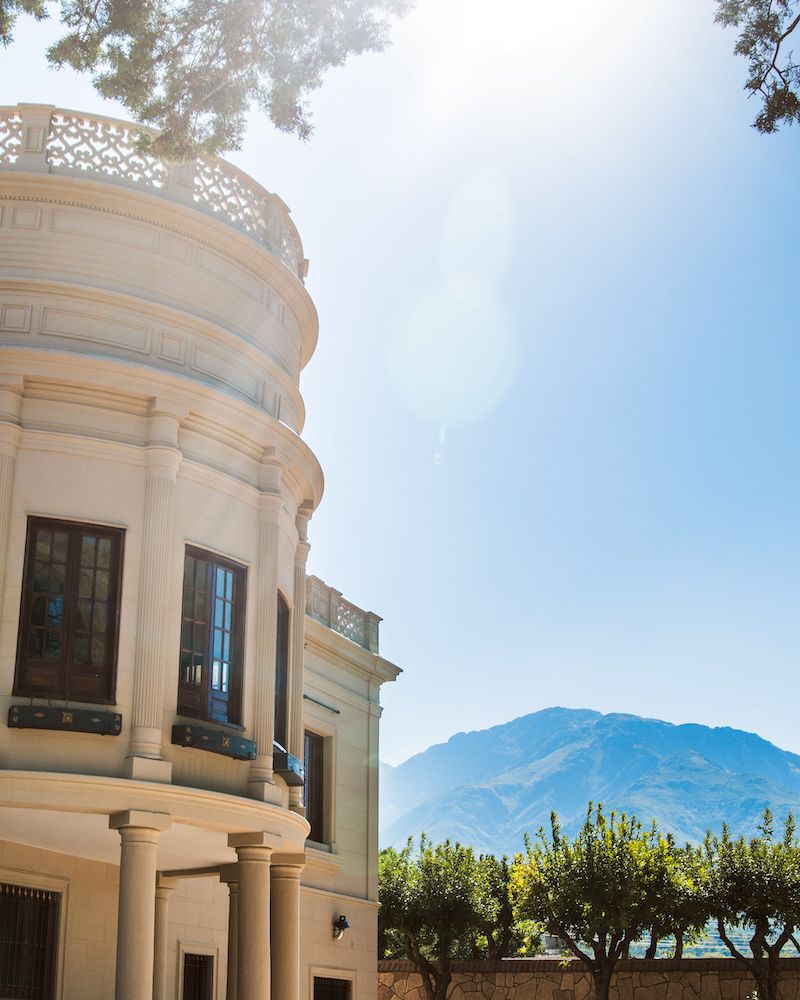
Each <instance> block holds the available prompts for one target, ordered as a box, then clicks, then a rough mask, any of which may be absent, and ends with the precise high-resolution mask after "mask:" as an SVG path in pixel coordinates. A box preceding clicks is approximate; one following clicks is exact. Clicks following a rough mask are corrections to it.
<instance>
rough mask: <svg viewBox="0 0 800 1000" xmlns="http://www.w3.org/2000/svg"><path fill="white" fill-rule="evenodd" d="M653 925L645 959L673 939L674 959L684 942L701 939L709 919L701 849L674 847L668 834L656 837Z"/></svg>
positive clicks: (680, 953) (705, 865)
mask: <svg viewBox="0 0 800 1000" xmlns="http://www.w3.org/2000/svg"><path fill="white" fill-rule="evenodd" d="M656 869H657V876H656V880H655V885H654V889H653V891H654V893H655V901H656V903H657V905H655V906H654V907H653V911H652V918H653V923H652V925H651V926H650V928H649V933H650V942H649V944H648V946H647V951H646V952H645V958H655V957H656V954H657V952H658V945H659V943H660V942H661V941H663V940H664V939H665V938H673V939H674V940H675V951H674V956H673V957H674V958H682V957H683V948H684V945H685V944H687V943H693V942H695V941H698V940H700V938H701V937H702V936H703V934H704V933H705V927H706V924H707V922H708V919H709V917H710V916H711V913H710V908H709V899H708V884H709V867H708V862H707V860H706V857H705V855H704V853H703V851H702V850H701V849H700V848H697V847H694V846H693V845H691V844H686V846H685V847H676V846H675V843H674V840H673V838H672V836H671V835H667V836H666V837H663V838H659V841H658V847H657V853H656Z"/></svg>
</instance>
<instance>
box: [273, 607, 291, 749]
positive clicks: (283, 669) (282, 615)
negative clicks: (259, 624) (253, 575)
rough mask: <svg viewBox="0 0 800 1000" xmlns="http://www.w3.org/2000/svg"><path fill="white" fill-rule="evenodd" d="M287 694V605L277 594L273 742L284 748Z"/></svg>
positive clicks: (286, 744) (286, 739) (286, 737)
mask: <svg viewBox="0 0 800 1000" xmlns="http://www.w3.org/2000/svg"><path fill="white" fill-rule="evenodd" d="M288 694H289V605H288V604H287V603H286V601H285V600H284V598H283V594H278V634H277V643H276V646H275V742H276V743H277V744H278V745H279V746H280V747H281V749H282V750H286V749H287V747H288V739H289V734H288V732H287V728H288V725H287V717H288V711H287V697H288Z"/></svg>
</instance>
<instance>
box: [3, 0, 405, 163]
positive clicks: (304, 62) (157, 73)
mask: <svg viewBox="0 0 800 1000" xmlns="http://www.w3.org/2000/svg"><path fill="white" fill-rule="evenodd" d="M408 6H409V0H322V2H321V0H0V41H2V43H3V44H4V45H8V44H9V43H10V42H11V40H12V37H13V28H14V22H15V20H16V18H17V16H18V15H19V14H20V13H27V14H32V15H33V16H34V17H35V18H37V19H38V20H44V19H45V18H48V17H50V16H51V14H57V16H59V17H60V20H61V23H62V25H63V26H64V33H63V35H62V36H61V38H60V39H59V40H58V41H57V42H56V43H55V44H54V45H52V46H51V47H50V48H49V49H48V52H47V57H48V60H49V62H50V63H51V65H52V66H54V67H60V66H70V67H72V68H73V69H75V70H78V71H79V72H86V73H91V74H92V81H93V83H94V86H95V88H96V90H97V91H98V93H99V94H100V95H101V96H102V97H105V98H113V99H115V100H117V101H120V102H121V103H122V104H123V105H124V106H125V107H126V108H127V109H128V111H129V112H130V114H131V115H132V116H133V118H134V119H135V120H136V121H137V122H139V123H140V124H142V125H146V126H149V127H150V128H152V129H155V130H156V134H155V135H152V134H151V133H150V132H148V131H145V130H143V131H142V134H141V137H140V146H141V147H142V148H143V149H150V150H151V151H153V152H156V153H157V154H158V155H159V156H161V157H162V158H164V159H171V160H184V159H188V158H191V157H193V156H196V155H197V154H198V153H200V152H204V153H207V154H215V153H220V152H223V151H224V150H227V149H238V148H239V146H240V145H241V142H242V137H243V134H244V127H245V118H246V115H247V111H248V109H249V107H250V106H251V104H256V105H257V106H258V107H259V108H260V109H261V110H262V111H263V112H265V113H266V114H267V115H268V116H269V117H270V119H271V120H272V122H273V123H274V124H275V125H276V126H277V128H279V129H280V130H281V131H284V132H292V133H294V134H296V135H298V136H299V137H300V138H303V139H305V138H307V137H308V136H309V135H310V133H311V130H312V129H311V121H310V112H309V110H308V105H307V98H308V95H309V93H310V92H311V91H313V90H315V89H316V88H317V87H319V86H320V85H321V83H322V78H323V75H324V73H325V71H326V70H328V69H330V68H331V67H333V66H340V65H341V64H342V63H344V62H345V60H346V59H347V58H348V56H350V55H356V54H359V53H362V52H374V51H377V50H380V49H382V48H384V47H385V45H386V44H387V41H388V32H389V26H390V23H391V20H392V18H393V17H397V16H400V15H402V14H403V13H405V11H406V10H407V9H408Z"/></svg>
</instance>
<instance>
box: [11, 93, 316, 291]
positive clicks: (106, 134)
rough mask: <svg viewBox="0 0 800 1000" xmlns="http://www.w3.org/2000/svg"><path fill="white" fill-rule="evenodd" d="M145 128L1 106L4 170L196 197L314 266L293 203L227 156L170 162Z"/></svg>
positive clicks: (193, 201) (282, 255)
mask: <svg viewBox="0 0 800 1000" xmlns="http://www.w3.org/2000/svg"><path fill="white" fill-rule="evenodd" d="M143 131H146V130H145V129H143V128H141V127H139V126H135V125H131V124H130V123H128V122H122V121H117V120H116V119H113V118H105V117H102V116H99V115H85V114H81V113H79V112H76V111H66V110H62V109H60V108H54V107H51V106H49V105H41V104H20V105H17V107H15V108H14V107H5V108H3V107H0V170H35V171H42V172H48V173H54V174H73V175H82V176H92V177H97V178H100V179H102V180H105V181H108V182H109V183H112V184H120V185H123V186H125V187H132V188H139V189H142V190H145V191H148V192H150V193H151V194H158V195H160V196H162V197H166V198H170V199H172V200H174V201H181V202H183V203H185V204H190V205H191V206H192V207H193V208H196V209H198V210H200V211H201V212H204V213H206V214H207V215H211V216H213V217H214V218H217V219H220V221H223V222H225V223H226V224H227V225H229V226H232V227H234V228H235V229H238V230H239V231H240V232H243V233H246V234H247V235H248V236H250V237H251V238H252V239H254V240H256V242H258V243H260V244H261V245H262V246H264V247H266V249H267V250H269V251H270V253H272V254H274V255H275V256H276V257H277V258H278V259H279V260H281V261H283V263H284V264H285V265H286V266H287V267H288V268H289V269H290V270H291V271H292V273H293V274H295V275H297V277H298V278H299V279H300V280H301V281H302V280H303V279H304V278H305V276H306V273H307V271H308V261H307V260H306V259H305V258H304V256H303V245H302V243H301V242H300V236H299V234H298V232H297V229H296V228H295V225H294V223H293V222H292V220H291V218H290V216H289V209H288V208H287V207H286V205H285V204H284V202H283V201H282V200H281V199H280V198H279V197H278V196H277V195H275V194H272V193H271V192H269V191H267V190H266V189H265V188H263V187H261V185H260V184H257V183H256V182H255V181H254V180H253V179H252V178H251V177H248V175H247V174H245V173H243V172H242V171H241V170H237V168H236V167H234V166H233V165H232V164H230V163H227V162H226V161H225V160H215V159H200V160H197V161H195V162H193V163H180V164H167V163H164V162H162V161H161V160H158V159H157V158H155V157H153V156H149V155H147V154H144V153H142V152H140V151H139V148H138V144H137V139H138V137H139V135H140V134H141V133H142V132H143Z"/></svg>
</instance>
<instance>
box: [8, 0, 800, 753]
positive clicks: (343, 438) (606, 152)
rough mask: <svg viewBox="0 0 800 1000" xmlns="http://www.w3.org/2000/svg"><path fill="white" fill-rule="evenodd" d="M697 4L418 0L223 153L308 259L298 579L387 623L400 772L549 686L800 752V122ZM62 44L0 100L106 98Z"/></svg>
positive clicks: (21, 43) (589, 700) (79, 103)
mask: <svg viewBox="0 0 800 1000" xmlns="http://www.w3.org/2000/svg"><path fill="white" fill-rule="evenodd" d="M562 8H568V9H567V10H562ZM487 10H491V11H492V12H493V13H492V20H491V21H487V17H486V11H487ZM713 10H714V5H713V3H712V2H711V0H647V2H644V0H604V2H600V0H575V2H573V3H571V4H569V5H566V4H553V3H549V4H545V3H541V2H531V0H496V2H495V3H493V4H492V5H487V4H485V2H479V0H418V3H417V7H416V10H415V11H414V13H413V14H412V15H410V16H409V17H408V18H407V19H406V20H405V21H403V22H402V23H401V24H399V25H398V26H397V28H396V30H395V32H394V44H393V46H392V48H391V49H389V50H387V51H386V52H384V53H381V54H379V55H375V56H367V57H362V58H360V59H358V60H354V61H353V62H351V63H350V64H348V65H347V66H346V67H345V68H343V69H340V70H337V71H335V72H333V73H331V74H330V75H329V77H328V79H327V81H326V84H325V86H324V88H323V90H321V91H320V92H319V93H318V94H317V95H316V96H315V98H314V99H313V110H314V121H315V123H316V134H315V136H314V138H313V139H312V140H311V142H309V143H307V144H300V143H297V142H296V141H295V140H293V139H290V138H287V137H284V136H280V135H278V134H277V133H276V132H274V131H273V130H272V129H271V128H270V127H269V126H268V124H267V123H266V122H265V121H264V120H263V119H261V118H259V117H258V116H255V115H254V116H253V118H252V122H251V127H250V130H249V132H248V137H247V142H246V145H245V147H244V149H243V150H242V151H240V152H238V153H236V154H232V155H231V157H230V158H231V159H233V160H234V161H235V162H236V163H238V164H239V165H240V166H242V167H243V168H244V169H246V170H247V171H248V172H249V173H251V174H252V175H253V176H254V177H256V178H257V179H258V180H259V181H260V182H261V183H263V184H264V185H265V186H266V187H268V188H269V189H271V190H274V191H277V192H278V193H279V194H280V195H281V196H282V197H283V198H284V200H285V201H286V202H287V203H288V204H289V205H290V206H291V208H292V211H293V216H294V219H295V221H296V223H297V225H298V227H299V229H300V232H301V235H302V237H303V241H304V245H305V250H306V254H307V255H308V256H309V257H310V259H311V271H310V275H309V279H308V283H307V287H308V289H309V291H310V293H311V295H312V296H313V297H314V300H315V302H316V304H317V307H318V309H319V312H320V317H321V330H320V344H319V349H318V351H317V354H316V356H315V358H314V360H313V361H312V362H311V363H310V364H309V366H308V368H307V369H306V371H305V373H304V377H303V381H302V389H303V392H304V395H305V399H306V404H307V408H308V420H307V424H306V430H305V437H306V438H307V440H308V441H309V443H310V444H311V445H312V447H313V448H314V449H315V451H316V452H317V455H318V457H319V458H320V461H321V462H322V465H323V468H324V469H325V473H326V482H327V485H326V495H325V498H324V500H323V504H322V506H321V508H320V510H319V511H318V513H317V515H316V516H315V518H314V520H313V522H312V524H311V529H310V539H311V542H312V552H311V559H310V569H311V571H312V572H315V573H316V574H318V575H319V576H321V577H323V578H324V579H325V580H326V581H327V582H329V583H331V584H333V585H334V586H336V587H337V588H338V589H340V590H342V591H343V592H344V594H345V595H346V596H347V597H349V598H350V599H352V600H353V601H355V602H356V603H358V604H360V605H362V606H363V607H368V608H370V609H373V610H375V611H376V612H378V613H379V614H381V615H382V616H383V617H384V619H385V621H384V623H383V625H382V632H381V645H382V651H383V652H384V654H385V655H386V656H387V657H388V658H389V659H392V660H393V661H395V662H396V663H398V664H399V665H400V666H402V667H403V668H404V671H405V672H404V674H403V675H402V677H401V679H400V681H399V682H398V683H397V684H396V685H392V686H390V687H387V688H386V689H384V698H383V700H384V704H385V711H384V717H383V728H382V757H383V758H384V759H385V760H387V761H389V762H391V763H398V762H399V761H401V760H403V759H405V758H406V757H407V756H409V755H410V754H412V753H414V752H417V751H419V750H421V749H424V748H425V747H426V746H428V745H429V744H431V743H433V742H438V741H441V740H443V739H446V738H447V737H449V736H450V735H452V734H453V733H454V732H457V731H459V730H463V729H477V728H484V727H486V726H488V725H492V724H495V723H499V722H504V721H507V720H508V719H511V718H513V717H515V716H518V715H521V714H524V713H527V712H531V711H536V710H537V709H540V708H545V707H548V706H551V705H555V704H559V705H568V706H576V707H579V706H580V707H590V708H595V709H599V710H601V711H623V712H633V713H637V714H642V715H648V716H652V717H657V718H663V719H667V720H670V721H674V722H685V721H695V722H702V723H707V724H711V725H731V726H735V727H737V728H743V729H748V730H752V731H756V732H758V733H760V734H761V735H763V736H765V737H766V738H768V739H770V740H772V741H773V742H776V743H777V744H779V745H780V746H783V747H785V748H786V749H789V750H793V751H795V752H797V753H800V731H799V727H798V726H797V723H796V717H797V704H798V695H800V669H798V668H799V667H800V530H798V529H800V523H799V522H800V516H799V512H800V475H799V474H798V408H799V407H800V402H799V401H800V394H799V393H798V381H799V378H798V376H799V375H800V372H799V371H798V369H799V368H800V345H799V343H798V336H797V325H798V296H797V275H798V263H800V224H799V222H800V187H798V184H797V176H798V163H799V162H800V130H797V129H795V130H794V131H792V130H788V131H785V132H783V133H781V134H779V135H777V136H773V137H762V136H759V135H758V134H757V133H756V132H755V131H754V130H753V129H752V128H750V127H749V125H750V122H751V120H752V118H753V117H754V116H755V113H756V108H755V105H754V104H753V103H752V102H748V101H747V99H746V97H745V95H744V94H743V92H742V82H743V80H744V73H745V65H744V63H743V62H742V61H741V60H739V59H736V58H735V57H734V56H733V55H732V48H733V43H734V37H733V35H732V34H731V33H727V32H723V31H722V30H721V29H719V28H718V27H716V26H715V25H714V24H713V22H712V18H713ZM52 34H53V29H52V26H45V27H42V26H36V25H32V24H28V23H20V26H19V30H18V41H17V42H16V43H15V46H13V47H12V48H11V49H9V50H8V51H7V52H5V53H2V55H0V58H2V60H3V63H2V67H3V68H2V70H1V71H0V99H1V100H2V101H3V102H5V103H16V102H17V101H21V100H27V101H42V102H49V103H57V104H61V105H62V106H67V107H77V108H81V109H84V110H87V111H89V110H92V111H100V110H105V111H106V113H109V114H114V113H118V114H119V113H121V112H120V111H119V109H117V108H114V106H113V105H105V106H104V105H103V104H102V102H101V101H100V99H99V98H98V97H97V96H96V95H95V94H94V92H93V90H92V88H91V85H90V83H89V82H88V81H87V80H81V79H79V78H76V77H74V76H71V75H69V74H66V73H60V74H55V73H53V72H52V71H48V70H47V69H46V67H45V63H44V59H43V58H42V57H41V55H40V50H41V48H42V47H43V44H44V40H45V39H46V38H49V37H51V36H52ZM123 114H124V113H123Z"/></svg>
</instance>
